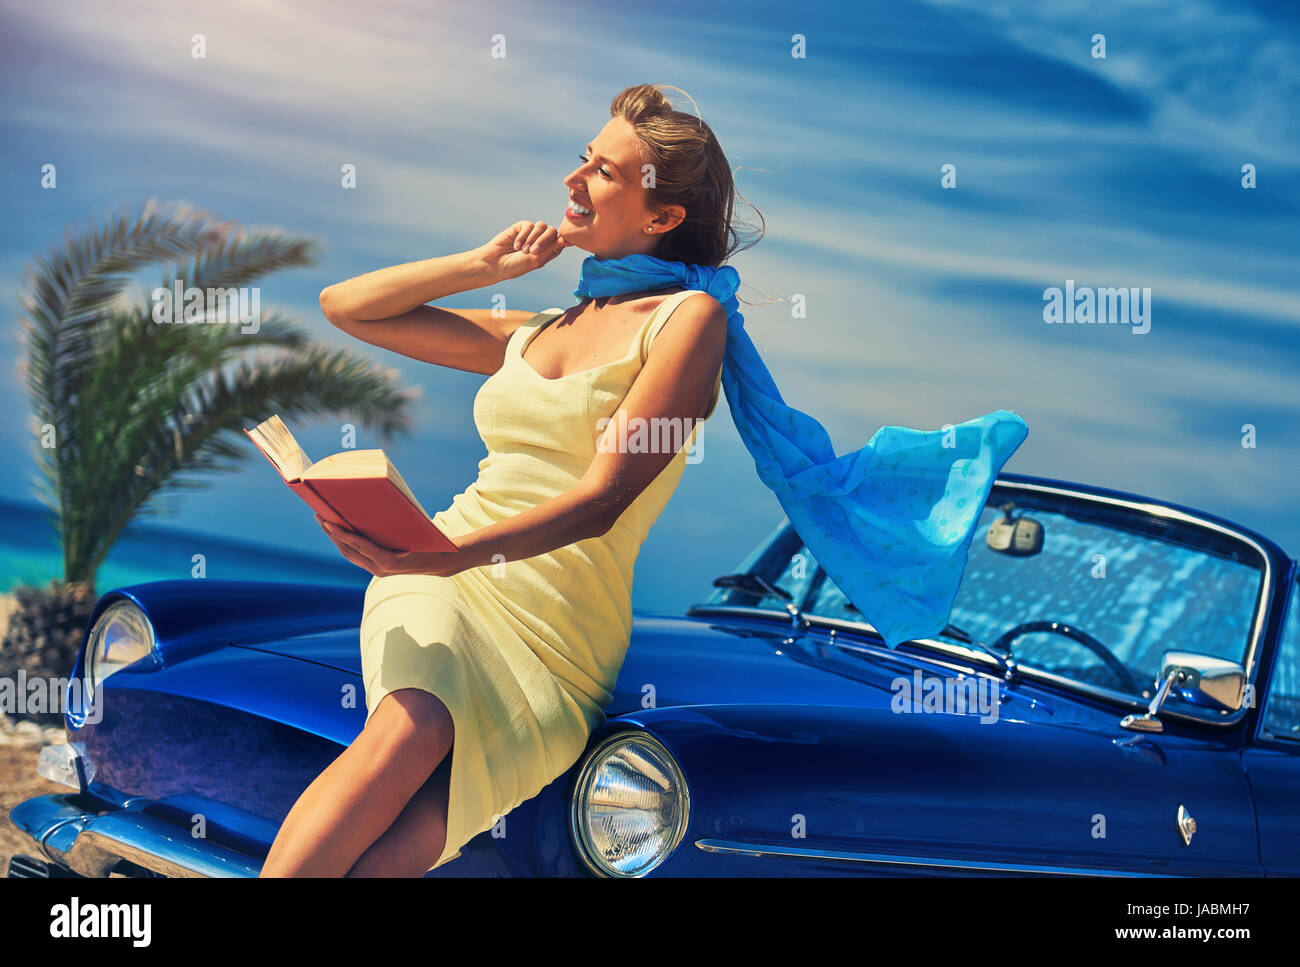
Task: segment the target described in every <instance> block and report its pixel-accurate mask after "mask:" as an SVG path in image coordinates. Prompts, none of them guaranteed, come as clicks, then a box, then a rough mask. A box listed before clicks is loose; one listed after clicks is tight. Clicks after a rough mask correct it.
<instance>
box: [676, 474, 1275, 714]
mask: <svg viewBox="0 0 1300 967" xmlns="http://www.w3.org/2000/svg"><path fill="white" fill-rule="evenodd" d="M1006 492H1022V493H1026V492H1027V493H1039V494H1047V495H1051V496H1058V497H1065V498H1068V499H1071V500H1077V501H1087V502H1091V503H1098V504H1108V505H1110V506H1113V507H1120V508H1124V509H1126V510H1133V511H1138V512H1140V513H1145V514H1150V515H1152V516H1156V517H1164V518H1168V519H1170V520H1177V521H1180V522H1182V523H1186V524H1190V525H1192V526H1194V527H1198V528H1202V529H1205V530H1210V531H1215V532H1217V533H1219V534H1222V535H1225V536H1227V537H1230V538H1232V539H1233V540H1235V541H1238V542H1240V543H1241V544H1244V545H1246V546H1247V547H1250V548H1251V549H1252V550H1254V551H1255V553H1256V554H1257V555H1258V556H1259V559H1260V561H1261V562H1262V568H1261V572H1262V574H1261V580H1260V582H1259V595H1258V597H1257V598H1256V600H1255V615H1254V621H1253V623H1252V625H1251V628H1250V634H1249V637H1248V645H1247V648H1246V654H1245V659H1244V662H1243V667H1244V668H1245V671H1246V681H1247V682H1248V683H1249V684H1250V685H1252V686H1253V685H1255V679H1256V677H1257V674H1258V670H1259V669H1258V658H1259V651H1260V643H1261V641H1262V639H1263V635H1264V629H1265V628H1266V627H1267V626H1268V610H1269V607H1270V606H1271V602H1272V600H1273V592H1274V582H1275V580H1276V575H1275V574H1274V572H1273V561H1272V558H1271V557H1270V555H1269V553H1268V551H1267V550H1266V549H1265V548H1264V546H1263V545H1261V544H1260V543H1259V542H1258V541H1256V540H1255V539H1254V538H1252V537H1251V536H1250V535H1249V534H1244V533H1242V532H1241V531H1239V530H1236V529H1235V528H1232V527H1225V526H1224V525H1222V524H1218V523H1216V522H1214V521H1211V520H1206V519H1205V518H1203V517H1198V516H1196V515H1194V514H1188V513H1185V512H1184V511H1181V510H1176V509H1174V508H1171V507H1164V506H1161V505H1159V504H1152V503H1148V502H1147V501H1144V500H1130V499H1126V498H1122V497H1109V496H1105V495H1101V494H1090V493H1086V492H1083V491H1079V490H1072V489H1070V488H1067V487H1053V486H1049V485H1046V484H1034V483H1027V482H1023V481H1015V480H1004V481H998V482H996V483H994V485H993V491H992V494H990V496H989V499H988V502H987V504H988V505H991V504H993V503H994V496H995V495H997V494H998V493H1004V494H1005V493H1006ZM782 530H784V528H782V529H780V530H778V531H777V532H775V533H774V534H772V535H770V536H769V538H768V543H770V542H771V541H772V540H775V539H776V538H777V536H779V534H780V533H781V531H782ZM820 567H821V565H820V564H819V565H818V568H820ZM686 614H687V615H688V616H692V617H693V616H696V615H701V616H702V615H708V614H727V615H743V616H749V617H756V618H777V619H779V620H780V621H781V623H782V624H784V625H786V626H787V627H788V626H789V624H790V612H789V611H786V610H784V609H782V610H779V611H778V610H776V609H774V608H759V607H753V606H750V605H730V604H695V605H691V607H690V608H688V609H687V611H686ZM799 619H800V624H801V625H802V626H803V627H804V628H810V627H824V628H832V629H839V630H844V631H855V632H860V633H866V634H869V635H874V636H875V637H877V638H879V637H880V633H879V632H878V631H877V630H876V629H875V628H874V627H873V626H872V625H871V623H870V622H867V621H851V620H849V619H847V618H829V617H822V616H819V615H814V614H807V613H801V614H800V616H799ZM913 640H914V641H915V642H916V643H917V644H918V645H921V646H922V647H923V648H924V649H925V650H926V651H928V652H931V653H932V655H933V654H937V653H940V652H943V653H947V654H949V655H951V656H952V657H954V658H957V659H960V660H962V661H963V663H969V667H966V665H965V664H964V665H963V666H962V668H963V670H965V671H972V672H973V671H974V670H975V668H977V667H978V668H993V669H998V671H999V674H998V675H997V677H998V678H999V679H1001V674H1000V669H999V668H998V665H997V662H996V661H995V660H994V659H993V657H992V656H991V655H989V654H987V653H985V652H983V651H981V650H980V649H978V648H971V647H968V646H966V645H963V644H960V643H958V642H951V641H947V640H943V639H939V638H916V639H913ZM886 647H887V646H886ZM1016 671H1017V673H1018V674H1019V675H1020V676H1022V677H1024V678H1031V679H1034V680H1035V681H1040V682H1044V683H1047V684H1050V685H1055V686H1057V687H1060V688H1063V689H1066V690H1068V691H1074V692H1081V693H1083V694H1085V695H1088V696H1090V697H1092V698H1097V699H1101V700H1102V701H1105V702H1108V703H1111V704H1116V705H1120V706H1123V707H1124V708H1129V709H1135V710H1138V711H1145V710H1146V709H1147V706H1148V705H1149V704H1150V699H1143V698H1141V697H1138V696H1133V695H1129V694H1127V693H1125V692H1119V691H1115V690H1114V689H1111V688H1105V687H1103V686H1100V685H1093V684H1092V683H1090V682H1080V681H1078V680H1076V679H1073V678H1067V677H1065V676H1062V675H1057V674H1055V673H1053V672H1049V671H1046V670H1045V669H1041V668H1036V667H1034V666H1033V665H1032V664H1027V663H1025V662H1024V661H1023V660H1022V659H1020V658H1017V659H1016ZM1153 684H1154V683H1153ZM1261 698H1262V696H1259V695H1258V694H1257V695H1256V701H1255V705H1257V706H1258V705H1259V704H1260V699H1261ZM1249 711H1250V706H1247V705H1242V707H1241V708H1239V709H1237V710H1236V711H1235V712H1230V713H1216V712H1214V711H1213V710H1211V709H1202V708H1198V707H1196V706H1190V705H1187V704H1186V703H1179V704H1171V703H1166V704H1165V705H1164V706H1162V707H1161V709H1160V715H1161V717H1162V718H1164V717H1168V718H1176V719H1179V720H1182V721H1186V722H1194V723H1196V724H1198V725H1213V726H1220V727H1224V728H1227V727H1231V726H1235V725H1237V724H1238V723H1239V722H1240V721H1241V720H1242V719H1243V718H1244V717H1245V715H1246V713H1247V712H1249Z"/></svg>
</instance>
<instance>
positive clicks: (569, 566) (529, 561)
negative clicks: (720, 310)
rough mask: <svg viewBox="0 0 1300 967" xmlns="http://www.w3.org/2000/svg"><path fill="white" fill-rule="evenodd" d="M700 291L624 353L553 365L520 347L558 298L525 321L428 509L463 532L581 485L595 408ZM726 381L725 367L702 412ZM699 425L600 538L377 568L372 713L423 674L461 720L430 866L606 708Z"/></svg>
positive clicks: (658, 314)
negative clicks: (463, 451)
mask: <svg viewBox="0 0 1300 967" xmlns="http://www.w3.org/2000/svg"><path fill="white" fill-rule="evenodd" d="M698 291H699V290H696V289H688V290H684V291H682V292H676V293H673V294H671V295H669V296H667V297H666V298H665V299H664V300H663V301H662V302H661V303H660V304H659V305H658V306H656V307H655V309H654V310H653V311H651V312H650V313H649V315H648V316H647V318H646V319H645V321H644V323H643V324H642V326H641V328H640V330H639V332H638V333H637V336H636V338H635V339H633V340H632V344H631V346H630V347H629V349H628V352H627V353H626V354H625V355H624V356H623V357H622V358H621V359H617V360H614V361H612V362H609V363H605V364H602V365H600V366H596V367H593V368H591V369H586V370H582V371H580V372H577V373H570V374H569V375H567V376H564V377H561V378H559V379H547V378H546V377H544V376H542V375H541V374H539V373H538V372H537V371H536V370H535V369H533V367H532V366H531V365H530V364H529V363H528V362H526V361H525V360H524V359H523V358H522V356H523V349H524V346H525V345H526V343H527V341H528V340H529V339H531V337H532V336H533V335H535V334H536V333H537V332H538V331H540V329H541V328H542V327H543V326H544V325H546V324H547V323H549V322H551V321H552V320H553V319H555V318H556V317H557V316H559V315H561V314H562V313H563V311H564V310H562V309H548V310H546V311H545V312H540V313H538V314H537V315H536V316H534V317H533V318H532V319H530V320H529V321H528V322H526V323H524V324H523V325H522V326H520V327H519V329H517V330H516V331H515V333H514V334H513V335H512V336H511V338H510V341H509V343H508V345H507V347H506V353H505V361H504V363H503V364H502V366H501V368H500V369H499V370H498V371H497V372H495V373H493V374H492V375H491V376H489V377H488V379H487V380H486V381H485V382H484V383H483V385H482V386H481V387H480V388H479V391H478V394H477V395H476V396H475V398H474V423H475V425H476V427H477V428H478V432H479V435H480V436H481V437H482V439H483V443H484V446H486V448H487V456H486V457H484V458H483V459H482V460H481V461H480V462H479V465H478V470H479V473H478V477H477V479H476V480H475V481H474V482H473V483H472V484H470V486H469V487H467V488H466V489H465V491H464V492H463V493H460V494H457V495H456V497H455V498H454V499H453V500H452V503H451V506H449V507H447V508H446V509H445V510H442V511H439V512H438V513H437V514H435V515H434V516H433V520H434V521H435V522H436V523H437V525H438V526H439V528H441V529H442V531H443V532H444V533H445V534H447V535H448V536H449V537H451V538H452V539H455V538H456V537H458V536H460V535H462V534H466V533H469V532H471V531H474V530H478V529H479V528H482V527H486V526H488V525H489V524H493V523H496V522H497V521H500V520H504V519H505V518H507V517H511V516H513V515H515V514H517V513H519V512H521V511H524V510H527V509H528V508H530V507H533V506H535V505H537V504H540V503H542V502H543V501H545V500H547V499H549V498H551V497H555V496H557V495H559V494H562V493H564V492H565V491H567V490H569V489H571V488H572V487H573V486H574V485H575V484H576V483H577V482H578V480H579V479H580V478H581V477H582V475H583V474H584V473H585V472H586V470H587V468H588V466H589V465H590V464H591V461H592V459H593V458H594V457H595V455H596V449H597V444H598V440H599V439H600V436H601V432H602V431H601V429H600V428H598V427H603V426H604V424H603V423H601V422H600V421H601V418H602V417H610V418H612V417H614V416H615V413H616V412H617V410H618V408H619V406H620V405H621V404H622V402H623V399H624V397H625V396H626V395H627V392H628V390H629V389H630V388H631V386H632V383H633V381H634V380H635V379H636V377H637V374H638V373H639V372H640V371H641V367H642V366H643V364H644V363H645V360H646V358H647V353H648V352H649V348H650V344H651V342H652V341H653V339H654V337H655V335H656V334H657V333H658V332H659V330H660V329H661V328H662V327H663V325H664V323H665V322H667V321H668V318H669V316H670V315H671V314H672V312H673V310H674V309H676V307H677V306H678V305H680V304H681V303H682V302H683V301H684V300H685V299H686V298H688V297H690V296H691V295H694V294H695V293H696V292H698ZM720 385H721V370H719V373H718V377H717V379H715V381H714V386H713V393H712V396H711V398H710V401H709V406H708V415H712V413H713V410H714V409H715V408H716V405H717V401H718V393H719V389H720ZM698 433H699V427H698V426H696V428H695V429H694V430H693V431H692V432H691V434H690V435H689V437H688V438H687V440H686V442H685V443H684V444H683V445H682V447H681V449H680V450H679V451H678V452H677V454H676V456H675V457H674V458H673V460H672V461H671V462H670V463H669V464H668V466H667V467H666V468H665V469H664V470H663V471H662V472H661V473H660V474H659V476H658V477H656V478H655V480H654V481H653V482H651V484H650V485H649V486H648V487H646V489H645V490H644V491H643V492H642V493H641V494H639V495H638V496H637V498H636V500H634V501H633V503H632V504H631V505H630V506H629V507H628V508H627V509H626V510H625V511H624V512H623V514H622V515H621V516H620V517H619V519H618V521H617V522H616V523H615V524H614V526H613V527H612V528H610V530H609V531H608V533H606V534H604V535H603V536H601V537H596V538H590V539H588V540H582V541H577V542H575V543H573V544H570V545H568V546H566V547H561V548H558V549H556V550H554V551H551V552H549V553H547V554H539V555H537V556H535V557H530V558H526V559H524V560H518V561H508V562H502V563H496V564H488V565H484V566H482V567H478V568H470V569H468V570H465V571H461V572H460V573H458V574H455V575H452V576H451V577H438V576H435V575H427V574H399V575H393V576H391V577H382V578H380V577H376V578H373V579H372V580H371V582H370V585H369V587H368V588H367V591H366V599H365V606H364V609H363V613H362V619H361V671H362V680H363V683H364V686H365V694H366V720H367V721H369V719H370V716H371V715H372V714H374V711H375V708H376V707H377V706H378V705H379V702H380V700H381V699H382V698H383V697H384V696H385V695H387V694H388V693H389V692H392V691H395V690H397V689H400V688H419V689H422V690H424V691H427V692H432V693H433V694H434V695H436V696H438V698H439V699H441V700H442V702H443V703H444V704H445V705H446V706H447V709H448V710H449V711H450V713H451V717H452V719H453V720H454V722H455V737H454V740H453V745H452V751H451V780H450V788H449V793H448V809H447V841H446V845H445V846H444V848H443V852H442V855H441V856H440V857H439V858H438V860H437V862H435V863H434V865H433V866H432V867H430V869H434V868H436V867H438V866H441V865H443V864H444V863H447V862H449V861H450V860H453V859H455V858H456V857H458V856H460V848H461V847H462V846H463V845H465V843H467V842H469V840H470V839H472V838H473V837H474V836H476V835H478V834H479V833H481V832H483V831H485V830H487V829H490V828H492V826H493V825H495V824H496V822H497V821H498V819H499V818H500V817H503V816H504V815H505V814H506V813H508V812H510V810H512V809H514V808H515V807H516V806H518V805H519V804H520V803H522V802H524V801H525V800H527V799H531V798H532V797H533V796H535V795H536V794H537V793H539V792H540V791H541V790H542V789H543V788H544V787H545V786H546V785H547V784H549V783H550V782H551V781H552V780H554V779H556V778H557V777H559V776H560V775H562V774H563V773H564V772H566V771H567V770H568V769H569V768H570V767H571V766H572V765H573V764H574V763H575V762H576V761H577V760H578V759H579V757H580V756H581V755H582V752H583V750H584V749H585V748H586V745H587V740H588V738H589V737H590V735H591V733H592V731H593V730H594V729H595V728H596V727H597V726H598V725H599V724H600V723H601V722H603V721H604V719H605V713H604V707H605V706H606V705H607V704H608V703H609V701H610V699H611V698H612V689H613V687H614V682H615V680H616V679H617V677H618V672H619V669H620V668H621V667H622V665H623V658H624V656H625V654H626V651H627V647H628V643H629V640H630V636H631V631H632V571H633V564H634V562H635V561H636V557H637V553H638V551H639V550H640V548H641V544H642V542H643V541H644V540H645V538H646V535H647V533H648V532H649V530H650V526H651V525H652V524H653V523H654V522H655V520H656V519H657V518H658V517H659V514H660V512H661V511H662V510H663V508H664V505H665V504H666V503H667V502H668V498H669V497H670V496H672V493H673V491H674V490H676V488H677V483H678V481H679V480H680V479H681V475H682V471H683V468H684V465H685V462H686V457H687V455H688V451H690V450H691V448H692V446H693V445H694V444H695V442H696V438H697V434H698ZM629 438H630V437H629ZM669 445H671V444H669Z"/></svg>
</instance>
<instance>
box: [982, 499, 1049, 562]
mask: <svg viewBox="0 0 1300 967" xmlns="http://www.w3.org/2000/svg"><path fill="white" fill-rule="evenodd" d="M1001 510H1002V517H1001V519H1000V520H995V521H994V522H993V523H992V524H990V525H989V530H988V533H987V534H985V535H984V542H985V543H986V544H988V546H989V549H990V550H992V551H995V552H996V553H998V554H1007V555H1010V556H1011V557H1032V556H1033V555H1034V554H1037V553H1038V552H1039V551H1041V550H1042V549H1043V525H1042V524H1040V523H1039V522H1038V521H1036V520H1034V519H1033V518H1032V517H1025V516H1023V515H1022V516H1020V517H1013V516H1012V512H1013V511H1014V510H1015V504H1012V503H1006V504H1003V505H1002V507H1001Z"/></svg>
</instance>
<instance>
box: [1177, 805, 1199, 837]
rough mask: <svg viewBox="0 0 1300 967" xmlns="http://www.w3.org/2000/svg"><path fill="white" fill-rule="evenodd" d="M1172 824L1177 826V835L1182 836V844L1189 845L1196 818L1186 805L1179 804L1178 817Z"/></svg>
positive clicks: (1194, 830)
mask: <svg viewBox="0 0 1300 967" xmlns="http://www.w3.org/2000/svg"><path fill="white" fill-rule="evenodd" d="M1174 825H1175V826H1177V827H1178V835H1179V836H1180V837H1182V840H1183V845H1184V846H1190V845H1191V843H1192V835H1193V834H1194V833H1195V832H1196V820H1194V819H1193V818H1192V814H1191V813H1189V812H1188V811H1187V807H1186V806H1183V805H1181V804H1180V805H1179V807H1178V818H1177V820H1176V821H1175V822H1174Z"/></svg>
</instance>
